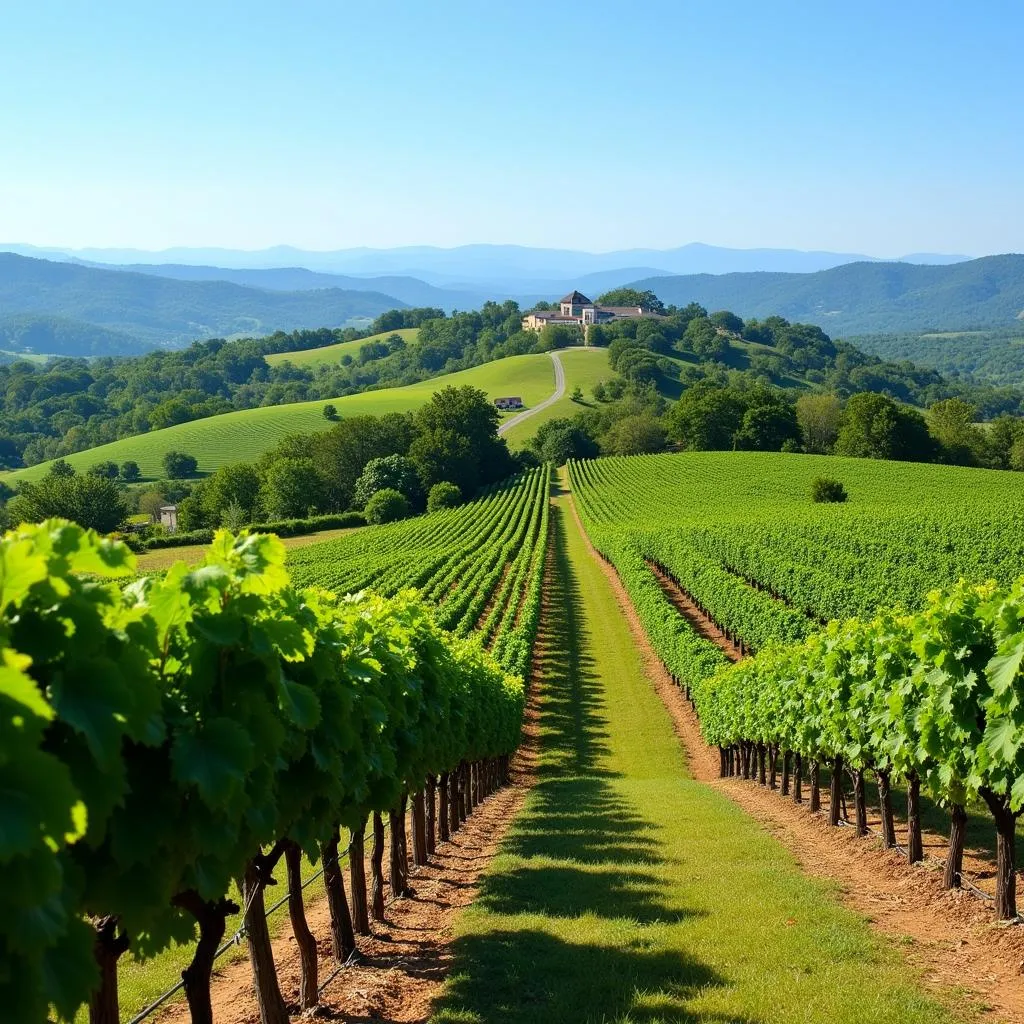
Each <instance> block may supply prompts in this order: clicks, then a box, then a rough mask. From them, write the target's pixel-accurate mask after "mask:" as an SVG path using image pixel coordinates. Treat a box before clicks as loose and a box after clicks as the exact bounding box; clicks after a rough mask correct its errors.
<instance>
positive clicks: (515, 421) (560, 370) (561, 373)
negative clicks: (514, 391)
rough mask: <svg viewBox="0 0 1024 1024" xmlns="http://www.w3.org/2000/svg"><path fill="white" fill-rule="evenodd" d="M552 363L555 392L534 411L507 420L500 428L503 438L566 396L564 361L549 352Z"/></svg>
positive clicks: (524, 411)
mask: <svg viewBox="0 0 1024 1024" xmlns="http://www.w3.org/2000/svg"><path fill="white" fill-rule="evenodd" d="M548 355H549V356H551V361H552V362H553V363H554V364H555V390H554V392H553V393H552V394H551V395H549V396H548V397H547V398H545V399H544V401H543V402H538V403H537V405H535V406H534V407H533V408H532V409H524V410H523V411H522V412H520V413H517V414H516V415H515V416H513V417H512V418H511V419H510V420H505V422H504V423H502V425H501V426H500V427H498V435H499V436H501V435H502V434H504V433H505V432H506V431H508V430H511V429H512V428H513V427H517V426H519V424H520V423H522V422H523V420H528V419H529V418H530V417H531V416H534V415H536V414H537V413H538V412H540V411H541V410H542V409H546V408H547V407H548V406H549V405H554V403H555V402H557V401H558V400H559V399H560V398H561V397H562V396H563V395H564V394H565V367H564V366H562V360H561V359H559V358H558V353H557V352H549V353H548Z"/></svg>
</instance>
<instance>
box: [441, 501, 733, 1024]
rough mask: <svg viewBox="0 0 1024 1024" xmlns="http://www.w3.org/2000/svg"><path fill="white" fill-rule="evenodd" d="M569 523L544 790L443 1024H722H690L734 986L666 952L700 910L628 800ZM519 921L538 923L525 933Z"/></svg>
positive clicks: (561, 520) (515, 843)
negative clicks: (674, 929) (719, 992)
mask: <svg viewBox="0 0 1024 1024" xmlns="http://www.w3.org/2000/svg"><path fill="white" fill-rule="evenodd" d="M565 517H566V512H565V510H564V509H563V508H560V507H558V506H555V507H554V508H553V509H552V524H553V530H554V541H555V554H554V572H553V573H552V578H550V579H549V580H548V581H547V584H546V587H545V597H546V606H545V614H544V616H543V618H542V624H541V632H540V635H539V637H538V654H539V657H538V667H539V671H540V676H541V678H540V680H539V689H540V695H541V706H540V721H539V726H540V736H541V741H540V751H539V757H538V763H537V768H536V773H537V781H536V784H535V786H534V788H533V789H532V790H531V792H530V795H529V797H528V799H527V801H526V805H525V807H524V809H523V810H522V811H521V812H520V813H519V816H518V817H517V818H516V821H515V822H514V824H513V826H512V829H511V830H510V833H509V835H508V837H507V839H506V840H505V842H504V843H503V844H502V849H501V857H502V861H501V862H499V864H498V865H496V868H495V870H493V871H492V872H491V873H490V874H488V875H486V876H485V877H484V878H483V880H482V883H481V887H480V892H479V895H478V897H477V900H476V903H475V905H474V907H475V910H474V914H475V916H474V918H473V919H472V922H471V925H470V931H469V933H468V934H466V935H464V936H462V937H461V938H459V939H457V940H456V942H455V944H454V963H453V965H452V969H451V974H450V976H449V981H448V984H447V985H446V987H445V989H444V991H443V993H442V994H441V996H440V997H439V998H438V999H437V1000H436V1001H435V1003H434V1006H433V1015H432V1018H431V1019H432V1020H433V1021H435V1022H444V1024H454V1022H456V1021H459V1022H469V1021H473V1022H491V1021H494V1022H498V1021H500V1022H503V1024H506V1022H507V1024H526V1022H531V1024H532V1022H538V1021H551V1022H558V1024H576V1022H579V1024H583V1022H589V1021H595V1022H596V1021H608V1022H611V1021H627V1020H628V1021H629V1022H631V1024H640V1022H649V1024H654V1022H655V1021H664V1022H668V1021H678V1022H687V1021H696V1020H701V1021H714V1020H715V1019H716V1018H715V1017H714V1016H713V1015H711V1016H709V1015H707V1014H700V1015H699V1016H698V1015H696V1014H692V1013H690V1012H688V1011H687V1010H686V1002H687V1001H688V1000H690V999H692V998H693V997H694V996H695V995H697V994H698V993H699V992H700V991H702V990H704V989H707V988H715V987H719V986H722V985H725V984H727V982H726V981H725V979H723V978H722V977H721V976H720V975H718V974H717V973H716V972H715V971H714V970H712V969H711V968H710V967H709V966H707V965H705V964H703V963H701V962H699V961H697V960H695V959H693V958H691V957H690V956H688V955H686V954H682V953H680V952H678V951H673V952H668V951H666V950H664V949H663V948H661V947H660V943H661V941H663V936H661V935H660V934H659V931H658V927H659V925H661V924H665V925H669V926H670V925H672V924H675V923H676V922H678V921H680V920H684V919H687V918H689V917H691V916H692V914H693V911H690V910H688V909H687V908H685V907H680V906H679V901H678V895H677V894H673V893H671V892H669V891H667V885H668V883H667V882H666V880H665V879H664V877H661V876H659V875H658V874H657V872H656V865H658V864H659V863H664V859H665V854H664V851H663V850H662V845H661V843H660V841H659V839H658V829H657V828H656V827H655V826H654V824H653V823H652V822H649V821H647V820H645V819H644V818H643V816H642V815H641V814H640V813H639V812H638V811H637V809H636V808H635V807H633V806H632V805H631V804H630V802H629V801H627V800H626V799H624V798H623V797H622V796H621V795H620V794H619V792H618V790H617V787H616V782H617V780H618V779H619V778H620V776H619V774H618V773H617V772H615V771H614V770H612V768H611V767H609V764H608V761H609V756H608V755H609V754H610V731H609V723H608V721H607V716H606V710H605V700H604V695H603V687H602V680H601V678H600V676H599V672H600V666H598V665H597V664H596V663H595V662H594V659H593V657H592V654H591V651H592V649H593V647H592V643H591V640H592V638H591V637H590V636H589V635H588V632H587V630H588V628H589V627H588V623H587V620H586V617H585V615H584V610H583V594H582V591H581V589H580V584H579V580H578V579H577V577H576V575H575V573H574V571H573V566H572V563H571V562H570V560H569V557H568V554H567V547H566V528H567V524H566V518H565ZM673 895H676V898H675V900H674V901H673V899H672V896H673ZM489 915H495V916H494V917H490V916H489ZM497 915H501V916H500V917H499V916H497ZM516 915H531V916H530V917H529V918H525V917H523V918H522V919H521V923H522V927H518V928H517V927H516ZM645 926H650V930H648V928H645ZM723 1019H724V1018H723ZM728 1019H729V1020H734V1021H737V1022H738V1024H744V1021H743V1019H742V1018H737V1017H729V1018H728ZM746 1024H753V1022H749V1021H748V1022H746Z"/></svg>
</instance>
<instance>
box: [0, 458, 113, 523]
mask: <svg viewBox="0 0 1024 1024" xmlns="http://www.w3.org/2000/svg"><path fill="white" fill-rule="evenodd" d="M127 514H128V508H127V506H126V505H125V502H124V500H123V498H122V496H121V492H120V491H119V490H118V487H117V484H116V483H114V481H113V480H111V479H110V478H109V477H106V476H96V475H94V474H92V473H87V474H83V475H79V474H77V473H75V474H72V475H71V476H64V475H59V474H54V473H49V474H47V475H46V476H45V477H43V479H42V480H39V481H37V482H35V483H25V484H22V485H21V487H20V489H19V491H18V494H17V495H16V496H15V497H14V498H12V499H11V501H10V505H9V508H8V509H7V517H8V519H9V520H10V522H12V523H21V522H25V523H39V522H42V521H43V520H44V519H52V518H55V517H60V518H64V519H72V520H74V521H75V522H76V523H78V524H79V525H81V526H85V527H88V528H90V529H93V530H99V531H100V532H101V533H110V532H112V531H113V530H116V529H117V528H118V527H119V526H120V525H121V523H122V522H123V521H124V519H125V516H126V515H127Z"/></svg>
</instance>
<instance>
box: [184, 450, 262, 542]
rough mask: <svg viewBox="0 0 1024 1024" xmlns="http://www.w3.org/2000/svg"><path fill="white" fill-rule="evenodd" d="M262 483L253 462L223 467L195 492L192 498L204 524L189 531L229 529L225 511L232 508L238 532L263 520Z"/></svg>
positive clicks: (194, 526)
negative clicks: (244, 526)
mask: <svg viewBox="0 0 1024 1024" xmlns="http://www.w3.org/2000/svg"><path fill="white" fill-rule="evenodd" d="M262 483H263V481H262V479H261V477H260V474H259V472H258V470H257V468H256V467H255V466H254V465H252V463H250V462H236V463H234V464H233V465H230V466H221V467H220V469H218V470H217V472H216V473H214V474H213V475H212V476H209V477H207V478H206V479H205V480H201V481H200V482H199V483H198V484H196V485H195V487H194V488H193V489H192V496H193V498H194V499H195V501H196V502H197V504H198V508H197V509H196V516H197V517H198V519H199V520H200V521H199V522H196V523H194V524H193V523H192V522H190V524H189V528H191V529H195V528H196V527H197V526H203V527H214V526H221V525H227V523H226V521H225V510H226V509H227V508H228V507H232V508H233V512H232V517H233V520H234V522H235V525H236V528H237V526H239V525H245V524H247V523H252V522H256V521H257V520H258V519H259V518H260V515H259V512H260V510H259V500H260V487H261V486H262Z"/></svg>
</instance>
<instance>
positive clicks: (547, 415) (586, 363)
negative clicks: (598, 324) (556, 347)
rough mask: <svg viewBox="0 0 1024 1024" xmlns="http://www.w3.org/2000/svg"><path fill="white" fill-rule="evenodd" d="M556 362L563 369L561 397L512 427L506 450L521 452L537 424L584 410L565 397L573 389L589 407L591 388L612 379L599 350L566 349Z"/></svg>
mask: <svg viewBox="0 0 1024 1024" xmlns="http://www.w3.org/2000/svg"><path fill="white" fill-rule="evenodd" d="M558 358H559V359H561V361H562V366H563V367H564V368H565V395H563V397H561V398H560V399H559V400H558V401H557V402H554V403H553V404H551V405H549V406H548V407H547V408H546V409H542V410H541V411H540V412H539V413H537V415H536V416H531V417H530V418H529V419H526V420H523V422H522V423H520V424H519V425H518V426H515V427H512V429H511V430H509V431H508V432H507V433H506V434H505V440H506V441H507V442H508V444H509V447H510V448H522V447H523V445H525V444H526V442H527V441H529V440H530V438H531V437H533V435H534V434H536V433H537V429H538V428H539V427H540V426H541V424H543V423H547V422H548V421H549V420H555V419H558V418H560V417H562V416H573V415H575V414H576V413H577V412H579V411H580V410H581V409H582V408H584V407H585V406H582V405H580V404H579V403H577V402H574V401H573V400H572V398H570V397H569V396H570V395H571V394H572V389H573V388H574V387H576V386H577V385H579V387H581V388H582V389H583V399H584V402H586V403H589V404H592V403H593V401H594V399H593V396H592V395H591V391H592V389H593V387H594V385H595V384H596V383H597V382H598V381H599V380H608V379H609V378H610V377H612V376H614V374H613V373H612V371H611V369H610V368H609V366H608V351H607V350H606V349H603V348H591V349H570V350H568V351H566V352H560V353H559V355H558Z"/></svg>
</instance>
